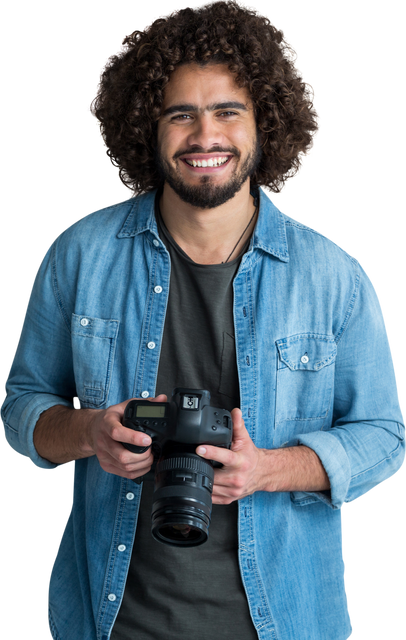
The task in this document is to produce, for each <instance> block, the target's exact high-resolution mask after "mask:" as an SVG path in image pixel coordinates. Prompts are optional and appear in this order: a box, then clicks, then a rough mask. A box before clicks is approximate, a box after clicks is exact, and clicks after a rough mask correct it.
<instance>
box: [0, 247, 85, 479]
mask: <svg viewBox="0 0 406 640" xmlns="http://www.w3.org/2000/svg"><path fill="white" fill-rule="evenodd" d="M55 262H56V248H55V245H53V246H52V247H51V249H50V250H49V252H48V253H47V255H46V257H45V259H44V261H43V263H42V265H41V268H40V270H39V272H38V275H37V277H36V280H35V283H34V287H33V291H32V294H31V298H30V302H29V305H28V309H27V314H26V318H25V321H24V326H23V330H22V334H21V338H20V342H19V345H18V349H17V352H16V355H15V358H14V362H13V365H12V368H11V371H10V375H9V379H8V381H7V385H6V388H7V397H6V400H5V402H4V404H3V407H2V410H1V415H2V419H3V422H4V426H5V433H6V438H7V441H8V442H9V444H10V445H11V446H12V447H13V448H14V449H15V450H16V451H17V452H18V453H21V454H22V455H25V456H29V457H30V458H31V460H32V461H33V462H34V463H35V464H36V465H38V466H39V467H43V468H47V469H52V468H54V467H56V466H57V465H56V464H54V463H52V462H49V461H48V460H45V459H44V458H42V457H41V456H39V455H38V453H37V451H36V449H35V446H34V439H33V437H34V429H35V426H36V423H37V421H38V419H39V417H40V415H41V413H43V412H44V411H46V410H47V409H49V408H50V407H52V406H54V405H63V406H67V407H73V398H74V396H75V395H76V389H75V380H74V373H73V365H72V353H71V337H70V330H69V326H68V322H67V314H66V313H65V312H64V309H63V307H62V302H61V296H60V295H59V291H58V282H57V275H56V265H55ZM57 293H58V296H57V295H56V294H57Z"/></svg>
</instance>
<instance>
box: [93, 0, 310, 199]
mask: <svg viewBox="0 0 406 640" xmlns="http://www.w3.org/2000/svg"><path fill="white" fill-rule="evenodd" d="M123 45H124V48H123V51H122V52H121V53H120V54H118V55H115V56H112V57H111V58H110V59H109V60H108V62H107V65H106V67H105V69H104V71H103V73H102V75H101V80H100V85H99V88H98V93H97V96H96V98H95V99H94V100H93V102H92V106H91V111H92V113H93V115H95V116H96V118H97V119H98V120H99V121H100V129H101V132H102V135H103V138H104V141H105V143H106V146H107V154H108V156H109V157H110V159H111V161H112V163H113V164H114V165H115V166H117V167H119V173H120V178H121V180H122V182H123V183H124V184H125V185H126V186H127V187H129V188H130V189H132V190H133V192H134V193H140V192H146V191H151V190H152V189H155V188H157V187H160V186H161V185H162V177H161V174H160V173H159V172H158V170H157V167H156V162H155V150H156V144H157V121H158V119H159V117H160V114H161V106H162V103H163V98H164V91H165V86H166V85H167V83H168V82H169V80H170V76H171V73H172V72H173V71H174V69H175V68H176V67H177V66H179V65H182V64H188V63H195V64H199V65H206V64H208V63H212V64H226V65H227V66H228V69H229V70H230V72H231V73H233V74H234V77H235V80H236V82H237V84H238V86H240V87H246V88H247V90H248V92H249V94H250V96H251V99H252V102H253V105H254V112H255V118H256V122H257V127H258V131H259V136H260V144H261V148H262V157H261V161H260V163H259V165H258V167H257V169H256V170H255V172H254V174H253V175H252V176H251V183H252V184H253V185H258V186H266V187H268V188H269V189H270V190H272V191H274V192H278V191H280V190H281V188H282V187H283V185H284V183H285V181H286V180H287V178H289V177H291V176H293V175H295V173H296V172H297V171H298V169H299V167H300V161H301V155H302V154H304V153H306V152H307V150H308V149H309V148H310V147H311V145H312V136H313V134H314V133H315V132H316V130H317V121H316V118H317V114H316V112H315V111H314V109H313V104H312V93H311V88H310V87H309V86H308V85H307V84H305V83H304V82H303V80H302V78H301V77H300V75H299V73H298V72H297V70H296V69H295V67H294V59H295V54H294V52H293V51H292V49H291V48H290V47H289V45H288V44H287V43H286V42H285V41H284V37H283V32H282V31H278V30H277V29H276V28H275V27H274V26H273V25H272V24H271V23H270V21H269V20H268V19H267V18H265V17H263V16H260V15H258V14H257V12H256V11H253V10H249V9H246V8H243V7H241V6H239V5H238V4H237V3H236V2H234V1H231V2H230V1H229V2H214V3H212V4H208V5H205V6H203V7H201V8H198V9H190V8H188V9H182V10H180V11H177V12H175V13H173V14H171V15H170V16H168V17H167V18H160V19H158V20H155V22H153V23H152V24H151V26H149V27H148V28H147V29H145V31H134V33H132V34H131V35H129V36H127V37H126V38H125V39H124V41H123Z"/></svg>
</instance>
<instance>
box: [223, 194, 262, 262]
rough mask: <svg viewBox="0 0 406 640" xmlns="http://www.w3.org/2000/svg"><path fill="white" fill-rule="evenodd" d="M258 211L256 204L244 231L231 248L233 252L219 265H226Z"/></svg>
mask: <svg viewBox="0 0 406 640" xmlns="http://www.w3.org/2000/svg"><path fill="white" fill-rule="evenodd" d="M257 211H258V204H256V206H255V209H254V213H253V214H252V216H251V218H250V221H249V223H248V224H247V226H246V227H245V229H244V231H243V232H242V234H241V235H240V237H239V238H238V240H237V242H236V244H235V246H234V247H233V250H232V251H231V253H230V255H229V256H228V258H227V260H224V261H223V262H222V263H221V264H226V262H228V261H229V260H230V258H231V256H232V255H233V253H234V251H235V250H236V248H237V247H238V245H239V244H240V242H241V239H242V237H243V236H244V233H245V232H246V231H247V229H248V227H249V226H250V224H251V222H252V221H253V219H254V217H255V214H256V213H257Z"/></svg>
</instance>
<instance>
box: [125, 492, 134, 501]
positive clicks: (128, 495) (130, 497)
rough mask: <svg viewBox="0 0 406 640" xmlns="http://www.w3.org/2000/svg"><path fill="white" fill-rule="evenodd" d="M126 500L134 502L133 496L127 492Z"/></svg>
mask: <svg viewBox="0 0 406 640" xmlns="http://www.w3.org/2000/svg"><path fill="white" fill-rule="evenodd" d="M126 498H127V500H134V494H133V493H131V491H129V492H128V493H127V495H126Z"/></svg>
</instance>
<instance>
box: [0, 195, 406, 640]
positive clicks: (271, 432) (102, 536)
mask: <svg viewBox="0 0 406 640" xmlns="http://www.w3.org/2000/svg"><path fill="white" fill-rule="evenodd" d="M154 198H155V193H149V194H146V195H143V196H140V197H138V198H135V199H130V200H128V201H127V202H124V203H121V204H118V205H115V206H113V207H108V208H107V209H104V210H102V211H99V212H97V213H94V214H92V215H90V216H87V217H86V218H84V219H83V220H80V221H79V222H78V223H76V224H75V225H73V226H72V227H70V228H69V229H68V230H67V231H65V232H64V233H63V234H62V235H61V236H60V237H59V238H58V239H57V240H56V242H55V243H54V244H53V246H52V247H51V249H50V250H49V252H48V254H47V256H46V257H45V260H44V262H43V264H42V266H41V269H40V271H39V274H38V276H37V279H36V282H35V285H34V289H33V293H32V297H31V300H30V304H29V308H28V311H27V317H26V321H25V324H24V328H23V332H22V336H21V341H20V344H19V347H18V351H17V354H16V358H15V361H14V364H13V367H12V370H11V373H10V377H9V381H8V385H7V390H8V396H7V399H6V401H5V403H4V405H3V410H2V416H3V420H4V423H5V428H6V435H7V439H8V441H9V443H10V444H11V445H12V446H13V447H14V448H15V449H16V450H17V451H19V452H20V453H22V454H24V455H27V456H30V457H31V459H32V460H33V461H34V462H35V463H36V464H37V465H38V466H40V467H44V468H48V469H50V468H53V467H55V466H56V465H55V464H52V463H51V462H49V461H47V460H45V459H43V458H41V457H40V456H39V455H38V453H37V452H36V450H35V447H34V444H33V431H34V427H35V424H36V422H37V420H38V417H39V415H40V414H41V412H43V411H45V410H46V409H48V408H49V407H51V406H53V405H55V404H63V405H66V406H68V407H71V406H72V399H73V397H75V396H78V397H79V399H80V403H81V406H82V407H91V408H99V409H102V408H105V407H108V406H109V405H112V404H116V403H119V402H122V401H123V400H126V399H128V398H131V397H139V396H142V397H148V396H153V395H154V393H155V383H156V377H157V370H158V362H159V354H160V346H161V341H162V335H163V328H164V321H165V311H166V306H167V300H168V294H169V278H170V260H169V256H168V253H167V251H166V249H165V247H164V245H163V243H162V242H161V240H160V238H159V235H158V231H157V226H156V221H155V216H154ZM234 324H235V337H236V351H237V364H238V373H239V381H240V397H241V409H242V413H243V417H244V420H245V424H246V427H247V429H248V432H249V434H250V436H251V438H252V440H253V441H254V443H255V444H256V446H257V447H263V448H266V449H272V448H278V447H285V446H291V445H299V444H303V445H306V446H308V447H310V448H312V449H313V450H314V451H315V452H316V453H317V454H318V456H319V457H320V459H321V461H322V463H323V465H324V468H325V469H326V472H327V474H328V476H329V479H330V484H331V490H330V491H328V492H320V493H317V492H292V493H289V492H283V493H282V492H276V493H268V492H257V493H254V494H253V495H250V496H248V497H246V498H244V499H242V500H240V501H239V503H238V507H239V518H238V535H239V563H240V570H241V576H242V581H243V584H244V588H245V591H246V595H247V599H248V603H249V607H250V612H251V616H252V620H253V623H254V625H255V627H256V629H257V632H258V637H259V638H261V639H262V640H271V639H272V640H298V638H300V640H344V639H345V638H348V636H349V635H350V632H351V627H350V622H349V617H348V613H347V606H346V597H345V591H344V582H343V571H344V566H343V561H342V552H341V525H340V507H341V506H342V504H343V503H344V502H347V501H350V500H353V499H354V498H356V497H358V496H360V495H361V494H363V493H365V492H366V491H368V490H369V489H371V488H372V487H373V486H374V485H376V484H377V483H379V482H381V481H382V480H384V479H385V478H387V477H389V476H390V475H391V474H393V473H394V472H395V471H396V470H397V469H398V468H399V466H400V465H401V463H402V460H403V457H404V427H403V425H402V417H401V413H400V409H399V405H398V400H397V394H396V386H395V380H394V372H393V367H392V362H391V357H390V352H389V346H388V342H387V338H386V334H385V328H384V323H383V320H382V315H381V312H380V308H379V304H378V301H377V298H376V295H375V293H374V290H373V288H372V286H371V284H370V282H369V280H368V278H367V276H366V275H365V273H364V272H363V270H362V269H361V267H360V266H359V264H358V263H357V262H356V260H354V259H353V258H351V257H350V256H348V255H347V254H346V253H345V252H344V251H342V250H341V249H339V248H338V247H337V246H336V245H334V244H333V243H332V242H330V241H329V240H327V239H326V238H324V237H322V236H321V235H319V234H318V233H315V232H314V231H312V230H311V229H309V228H308V227H305V226H303V225H302V224H299V223H297V222H295V221H294V220H292V219H290V218H288V217H286V216H284V215H283V214H281V213H280V212H279V211H278V210H277V209H276V208H275V207H274V206H273V204H272V203H271V201H270V200H269V199H268V197H267V196H266V195H265V193H264V192H263V191H260V211H259V218H258V222H257V225H256V228H255V231H254V233H253V236H252V239H251V243H250V246H249V250H248V251H247V253H246V254H245V255H244V256H243V258H242V261H241V265H240V268H239V271H238V273H237V275H236V277H235V280H234ZM152 343H153V344H154V345H155V346H154V348H151V346H152ZM147 345H149V346H147ZM141 491H142V487H141V486H138V485H136V484H135V483H133V482H132V481H131V480H126V479H123V478H120V477H118V476H115V475H112V474H109V473H106V472H105V471H103V470H102V469H101V467H100V465H99V462H98V460H97V458H96V457H95V456H93V457H90V458H85V459H82V460H77V461H76V463H75V487H74V502H73V508H72V513H71V516H70V518H69V521H68V523H67V526H66V530H65V533H64V536H63V539H62V543H61V546H60V550H59V553H58V556H57V559H56V562H55V566H54V570H53V573H52V578H51V585H50V596H49V601H50V602H49V604H50V626H51V630H52V635H53V637H54V638H56V639H58V640H78V639H79V638H80V639H81V640H96V639H97V640H108V638H109V635H110V632H111V629H112V626H113V624H114V620H115V618H116V615H117V612H118V609H119V607H120V603H121V599H122V596H123V592H124V587H125V582H126V575H127V570H128V566H129V562H130V556H131V550H132V545H133V540H134V535H135V530H136V525H137V514H138V508H139V502H140V495H141ZM219 571H221V567H219ZM213 579H215V576H213Z"/></svg>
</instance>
